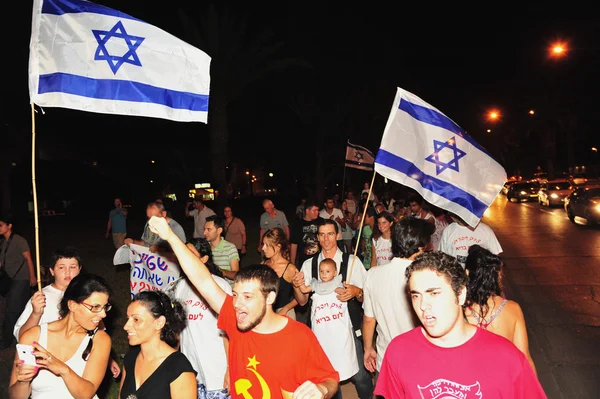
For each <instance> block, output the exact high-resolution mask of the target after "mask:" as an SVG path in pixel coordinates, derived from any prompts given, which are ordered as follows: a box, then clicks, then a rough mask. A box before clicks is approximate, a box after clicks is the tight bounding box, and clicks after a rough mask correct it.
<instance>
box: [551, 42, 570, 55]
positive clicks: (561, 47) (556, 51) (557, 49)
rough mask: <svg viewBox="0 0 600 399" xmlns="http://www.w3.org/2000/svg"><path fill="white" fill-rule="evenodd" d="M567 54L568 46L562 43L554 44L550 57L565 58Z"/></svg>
mask: <svg viewBox="0 0 600 399" xmlns="http://www.w3.org/2000/svg"><path fill="white" fill-rule="evenodd" d="M566 52H567V45H566V44H565V43H562V42H556V43H554V44H552V47H551V48H550V56H551V57H554V58H561V57H564V56H565V54H566Z"/></svg>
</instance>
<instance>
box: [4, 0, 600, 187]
mask: <svg viewBox="0 0 600 399" xmlns="http://www.w3.org/2000/svg"><path fill="white" fill-rule="evenodd" d="M28 3H29V2H28V1H19V2H17V4H14V3H13V4H12V5H11V6H10V7H11V8H12V10H10V11H11V14H10V15H11V16H10V20H11V21H10V24H11V26H12V27H13V28H11V29H10V35H9V36H10V40H5V46H8V51H7V52H5V53H4V54H5V55H4V59H5V61H4V63H3V64H4V65H5V69H4V70H5V72H4V74H3V76H4V82H3V83H4V85H3V86H4V98H5V100H4V101H5V106H4V107H3V108H4V109H3V111H4V117H3V125H4V127H5V128H7V127H8V132H11V134H12V132H21V134H25V135H27V134H28V133H29V132H30V129H31V127H30V123H31V122H30V108H29V99H28V87H27V63H28V53H29V48H28V45H29V37H30V24H31V4H28ZM97 3H100V4H103V5H105V6H108V7H111V8H114V9H118V10H120V11H123V12H125V13H128V14H130V15H132V16H135V17H137V18H139V19H142V20H144V21H146V22H148V23H151V24H153V25H155V26H158V27H160V28H162V29H164V30H166V31H168V32H170V33H172V34H174V35H175V36H178V37H180V38H181V39H183V40H186V41H188V42H191V40H190V38H189V37H188V36H186V32H185V29H184V28H183V25H182V23H181V21H180V19H179V16H178V11H177V8H180V9H182V10H184V12H185V13H186V15H188V16H189V17H190V18H191V19H192V20H201V18H200V16H201V15H203V14H204V15H206V12H207V11H206V10H207V8H208V5H209V2H204V1H195V2H191V1H190V2H187V1H185V2H184V1H169V2H164V1H163V2H154V1H142V0H129V1H122V0H121V1H118V0H99V1H97ZM227 3H228V2H216V4H218V6H217V8H218V10H219V11H220V12H225V10H226V9H227V10H228V11H227V12H229V15H231V16H235V17H238V18H240V19H244V18H245V19H246V21H247V29H246V31H245V35H244V37H245V38H246V40H254V38H256V37H258V36H259V35H260V34H261V33H264V32H270V34H271V39H270V41H271V42H273V43H274V42H278V41H283V42H284V46H283V47H282V49H281V50H280V51H279V52H278V53H277V54H278V57H281V58H284V57H291V58H295V59H298V60H301V61H302V62H303V63H305V64H308V65H310V67H305V66H295V67H289V68H286V69H283V70H279V71H275V72H272V73H269V74H266V75H265V76H264V77H263V78H262V79H260V80H258V81H255V82H254V83H253V84H251V85H249V86H248V87H247V88H246V89H245V90H244V91H243V92H242V94H241V95H240V96H239V97H238V98H235V99H234V100H232V102H231V103H230V106H229V130H230V158H231V160H232V161H236V162H238V163H239V164H240V165H242V166H252V165H258V164H260V165H261V166H264V167H265V168H276V169H277V170H278V171H279V173H280V174H283V175H284V176H286V175H289V176H291V175H292V174H293V173H294V172H295V171H296V169H298V167H299V166H298V165H301V164H302V162H304V161H306V160H311V159H312V154H311V151H312V148H313V147H314V146H313V145H312V144H311V143H312V142H313V141H314V139H313V138H312V137H311V136H312V135H314V134H318V131H319V129H317V128H316V127H315V126H314V124H313V125H312V126H310V125H307V124H306V122H305V121H303V120H302V119H301V118H299V117H298V115H297V114H295V113H294V111H293V110H292V108H291V107H290V104H293V103H297V102H298V101H303V102H307V101H308V102H309V103H311V104H313V105H314V106H315V107H316V109H318V110H319V113H320V114H321V115H325V114H332V113H333V114H336V113H337V114H339V115H340V116H341V117H340V119H341V121H340V122H338V123H334V124H333V125H332V127H331V129H330V130H329V131H330V133H329V135H330V136H331V138H330V142H331V143H332V145H336V146H337V145H339V151H338V154H339V159H331V161H330V162H331V164H332V165H339V164H340V163H341V162H343V156H344V155H343V154H344V150H345V149H344V143H345V141H346V140H348V139H349V140H350V141H351V142H353V143H355V144H360V145H364V146H366V147H368V148H370V149H371V150H372V151H373V152H376V151H377V149H378V146H379V142H380V140H381V136H382V134H383V128H384V126H385V122H386V120H387V117H388V114H389V111H390V107H391V104H392V101H393V98H394V95H395V91H396V87H401V88H403V89H406V90H408V91H410V92H412V93H414V94H416V95H418V96H419V97H421V98H422V99H424V100H425V101H427V102H429V103H430V104H432V105H433V106H435V107H437V108H438V109H439V110H441V111H442V112H443V113H445V114H446V115H448V116H449V117H450V118H452V119H453V120H454V121H455V122H456V123H458V124H459V125H460V126H461V127H463V129H466V130H467V132H468V133H469V134H471V135H472V136H473V137H474V138H475V139H476V140H478V141H479V142H480V143H481V144H483V145H484V146H486V147H487V148H488V149H489V150H490V151H491V152H492V153H493V154H494V151H495V150H496V149H497V148H500V147H501V145H500V143H502V142H503V140H504V139H503V137H502V136H503V135H504V134H505V132H506V131H509V130H511V129H512V131H515V130H516V131H518V133H516V137H520V138H521V145H522V146H525V147H528V148H529V147H531V157H530V159H528V160H527V161H521V162H522V164H521V165H519V167H521V168H522V169H523V170H524V171H528V170H532V169H533V168H534V166H535V165H538V164H540V163H542V162H543V161H544V159H543V158H544V157H543V152H544V151H545V150H544V147H543V146H541V147H540V146H539V144H540V142H544V133H543V128H539V127H538V129H537V131H536V134H535V135H527V134H525V131H527V130H528V129H529V125H528V124H530V123H531V121H528V120H526V117H525V119H524V115H525V114H526V112H527V111H528V110H529V109H536V112H537V114H536V116H535V118H537V119H536V121H537V122H540V121H541V122H543V121H542V118H544V115H543V112H538V110H539V109H541V108H540V107H542V105H539V104H540V103H543V102H544V101H548V99H549V98H553V99H558V102H560V103H564V107H568V108H569V109H570V110H572V114H574V115H576V120H577V123H576V127H575V128H573V129H574V130H576V131H577V133H578V134H577V138H576V141H575V149H576V158H577V160H578V161H581V162H589V161H592V160H593V159H592V157H593V156H592V155H590V154H589V151H586V150H587V149H588V148H590V147H591V146H594V145H595V146H598V144H600V143H598V142H597V140H598V136H599V135H598V133H597V131H596V130H595V126H596V125H597V123H598V121H599V119H600V118H599V117H598V112H597V109H596V108H597V107H596V100H595V95H594V94H595V93H597V92H598V89H599V84H598V82H599V80H600V79H599V77H598V72H597V71H598V70H599V68H598V67H599V66H600V62H599V61H600V57H599V54H600V47H598V37H600V20H599V19H598V18H597V17H592V16H593V15H595V13H594V12H592V10H591V9H585V8H581V7H576V6H573V5H572V4H571V3H569V4H566V5H563V6H561V8H557V7H554V8H550V7H549V6H547V5H540V6H524V5H521V6H518V7H517V6H514V7H507V6H504V3H481V4H482V5H477V6H475V7H473V6H467V5H460V4H457V2H452V3H448V4H447V5H442V6H438V5H434V4H433V3H429V2H427V3H425V2H423V3H422V5H420V6H416V5H406V2H402V3H401V5H397V6H393V7H392V6H383V5H381V6H372V5H371V4H370V3H375V4H379V3H383V2H369V3H366V2H358V3H356V5H350V2H345V3H343V2H339V3H337V2H336V3H333V2H323V1H319V2H317V1H315V2H310V1H309V2H306V1H305V2H289V5H288V4H287V2H252V3H247V4H244V5H238V4H234V3H233V2H232V3H231V4H233V5H231V6H229V7H227ZM271 3H272V4H271ZM390 3H391V2H390ZM165 5H167V7H168V8H166V9H165ZM567 7H571V8H573V9H572V10H567V9H566V8H567ZM7 15H9V14H7ZM13 19H14V21H13ZM6 29H8V28H7V25H6V24H5V30H6ZM7 34H8V33H7ZM5 38H6V35H5ZM555 40H563V41H567V43H568V46H569V52H568V54H567V57H566V58H564V59H561V60H559V61H557V60H554V59H549V58H548V49H549V46H550V45H551V43H553V42H554V41H555ZM7 54H11V56H10V57H7ZM209 55H211V56H213V57H214V55H213V54H210V53H209ZM554 103H556V101H554ZM554 106H556V105H554ZM491 108H497V109H499V110H500V112H501V114H502V116H503V118H502V120H501V122H499V123H497V124H496V125H491V124H490V123H488V122H487V121H486V119H485V115H486V112H487V111H488V110H489V109H491ZM45 113H46V114H45V115H40V114H38V117H37V120H36V123H37V129H36V130H37V133H38V137H39V141H40V147H43V146H45V147H46V148H48V149H49V150H51V152H52V153H53V154H55V155H53V157H56V156H59V157H60V156H62V155H60V154H63V155H64V154H69V153H70V154H71V155H70V156H71V157H75V158H77V157H79V158H82V159H84V160H87V161H89V160H91V159H94V160H98V161H101V162H104V163H111V162H114V159H115V156H116V157H117V159H119V162H122V165H124V166H125V165H128V166H127V167H131V165H129V164H127V161H131V162H140V163H144V162H146V161H147V160H149V159H155V158H156V159H160V160H161V162H163V164H164V162H174V161H173V151H174V150H177V149H178V151H180V152H185V153H187V154H188V156H192V157H196V158H194V159H195V160H197V162H198V165H206V159H207V158H208V148H207V145H208V135H207V128H206V126H205V125H203V124H201V123H176V122H170V121H166V120H160V119H153V118H134V117H126V116H110V115H102V114H92V113H84V112H79V111H72V110H66V109H60V108H46V109H45ZM209 121H210V114H209ZM541 125H542V126H544V123H541ZM487 128H491V129H492V133H489V134H488V133H486V129H487ZM513 134H514V133H513ZM561 134H562V135H559V140H558V144H557V145H558V149H557V152H558V155H557V164H558V165H559V166H560V167H562V166H563V165H564V166H565V167H566V166H567V165H566V164H567V158H566V155H565V151H564V150H563V149H562V148H564V146H563V145H562V141H561V140H563V139H564V137H563V136H564V134H566V133H564V134H563V133H561ZM89 140H92V142H93V145H91V146H90V145H89V144H88V143H89ZM290 140H291V141H292V145H290V144H289V142H290ZM594 140H596V142H594ZM192 146H195V147H192ZM536 146H537V147H538V148H536ZM302 148H306V150H305V151H302ZM190 149H194V152H193V153H190ZM274 149H277V150H276V151H275V150H274ZM65 150H66V151H65ZM540 153H541V154H542V155H540ZM56 154H59V155H56ZM506 163H507V164H505V165H504V166H505V167H506V169H507V171H508V173H509V174H510V173H512V172H513V171H514V169H515V167H516V166H515V165H514V164H512V163H511V161H507V162H506ZM144 165H145V163H144ZM146 168H147V166H143V167H142V168H141V169H146ZM203 170H205V171H206V173H208V171H209V169H208V168H204V169H203Z"/></svg>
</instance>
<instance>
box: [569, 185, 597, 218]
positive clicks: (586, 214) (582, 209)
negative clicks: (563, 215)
mask: <svg viewBox="0 0 600 399" xmlns="http://www.w3.org/2000/svg"><path fill="white" fill-rule="evenodd" d="M565 211H566V212H567V216H568V217H569V220H570V221H571V222H573V223H575V218H576V217H580V218H584V219H585V220H586V221H587V224H598V223H600V187H594V188H590V187H580V188H577V189H575V190H574V191H573V192H572V193H571V194H569V195H568V196H567V198H565Z"/></svg>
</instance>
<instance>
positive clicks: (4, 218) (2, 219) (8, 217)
mask: <svg viewBox="0 0 600 399" xmlns="http://www.w3.org/2000/svg"><path fill="white" fill-rule="evenodd" d="M0 222H4V223H6V224H13V218H12V215H10V214H8V213H3V214H1V215H0Z"/></svg>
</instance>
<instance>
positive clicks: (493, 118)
mask: <svg viewBox="0 0 600 399" xmlns="http://www.w3.org/2000/svg"><path fill="white" fill-rule="evenodd" d="M487 117H488V119H489V120H491V121H497V120H498V119H500V112H499V111H498V110H495V109H493V110H491V111H490V112H488V115H487Z"/></svg>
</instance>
